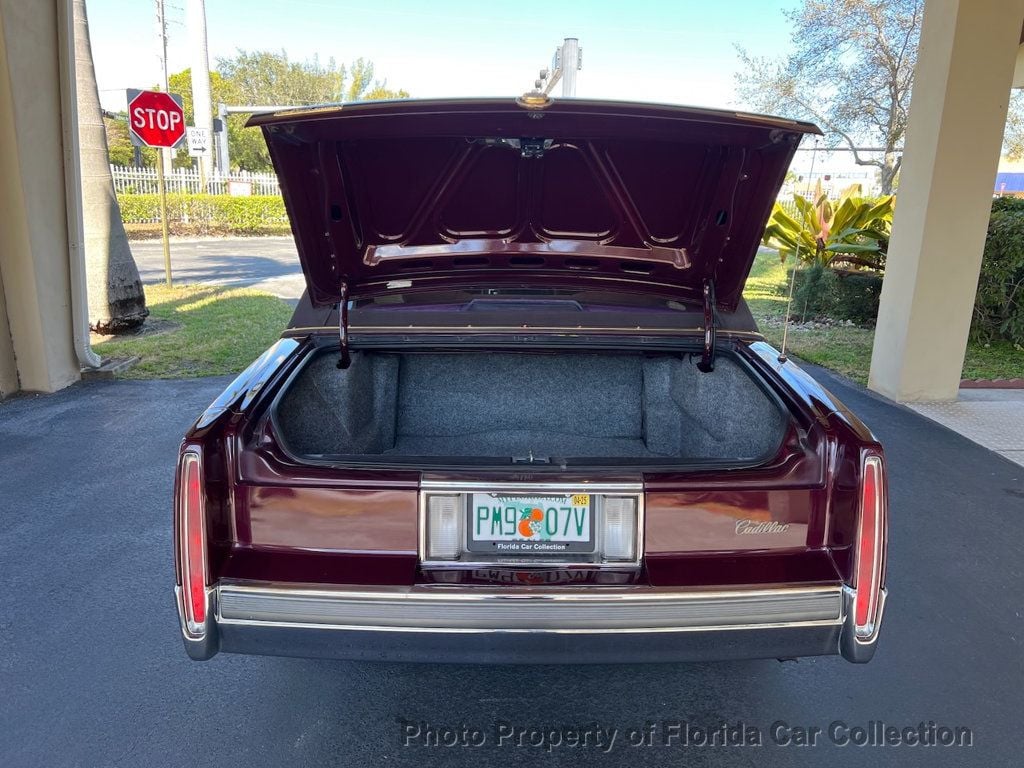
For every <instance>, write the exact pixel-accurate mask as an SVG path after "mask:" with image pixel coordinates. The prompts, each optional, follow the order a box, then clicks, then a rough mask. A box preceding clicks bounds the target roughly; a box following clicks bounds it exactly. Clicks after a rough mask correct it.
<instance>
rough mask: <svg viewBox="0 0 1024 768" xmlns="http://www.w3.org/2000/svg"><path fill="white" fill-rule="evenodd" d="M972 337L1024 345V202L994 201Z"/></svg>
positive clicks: (1003, 199) (1015, 200) (1012, 199)
mask: <svg viewBox="0 0 1024 768" xmlns="http://www.w3.org/2000/svg"><path fill="white" fill-rule="evenodd" d="M971 336H972V338H974V339H975V340H976V341H992V340H993V339H996V338H998V337H1002V338H1005V339H1008V340H1010V341H1012V342H1013V343H1015V344H1024V200H1021V199H1018V198H1013V197H1000V198H996V199H995V200H994V201H993V202H992V214H991V216H990V217H989V221H988V236H987V238H986V239H985V253H984V257H983V259H982V262H981V275H980V277H979V279H978V293H977V296H976V297H975V301H974V319H973V322H972V323H971Z"/></svg>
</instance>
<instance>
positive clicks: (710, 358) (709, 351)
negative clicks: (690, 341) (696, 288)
mask: <svg viewBox="0 0 1024 768" xmlns="http://www.w3.org/2000/svg"><path fill="white" fill-rule="evenodd" d="M717 322H718V321H717V319H716V317H715V281H714V280H712V279H710V278H706V279H705V280H704V352H703V353H702V354H701V356H700V362H699V363H697V369H698V370H700V371H703V372H704V373H711V372H712V371H713V370H715V326H716V324H717Z"/></svg>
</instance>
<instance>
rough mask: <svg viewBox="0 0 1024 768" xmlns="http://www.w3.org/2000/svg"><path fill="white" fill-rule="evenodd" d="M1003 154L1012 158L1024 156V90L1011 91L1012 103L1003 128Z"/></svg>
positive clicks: (1017, 158)
mask: <svg viewBox="0 0 1024 768" xmlns="http://www.w3.org/2000/svg"><path fill="white" fill-rule="evenodd" d="M1003 154H1004V155H1006V157H1008V158H1009V159H1010V160H1020V159H1021V158H1024V91H1019V90H1017V89H1014V90H1012V91H1010V104H1009V109H1007V112H1006V128H1005V129H1004V130H1003Z"/></svg>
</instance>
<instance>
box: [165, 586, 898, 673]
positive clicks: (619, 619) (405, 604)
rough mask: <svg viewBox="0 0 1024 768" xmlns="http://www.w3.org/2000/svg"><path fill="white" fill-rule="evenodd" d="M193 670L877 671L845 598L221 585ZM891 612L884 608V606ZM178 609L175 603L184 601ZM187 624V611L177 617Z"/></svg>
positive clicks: (736, 592)
mask: <svg viewBox="0 0 1024 768" xmlns="http://www.w3.org/2000/svg"><path fill="white" fill-rule="evenodd" d="M208 595H209V611H208V617H209V618H208V620H207V622H206V624H205V625H204V631H203V633H202V635H201V636H198V637H191V636H189V635H188V634H187V633H185V632H184V631H183V636H184V640H185V648H186V650H187V651H188V654H189V655H190V656H191V657H192V658H194V659H208V658H210V657H212V656H213V655H214V654H216V653H217V652H218V651H225V652H229V653H252V654H263V655H276V656H300V657H307V658H343V659H362V660H382V661H385V660H386V661H420V662H474V663H536V664H542V663H554V662H558V663H566V662H571V663H617V662H667V661H711V660H725V659H750V658H781V657H794V656H821V655H831V654H842V655H843V656H844V657H845V658H846V659H848V660H850V661H855V662H864V661H868V660H869V659H870V658H871V656H872V655H873V653H874V648H875V642H876V640H877V633H876V635H875V637H873V638H871V640H870V641H868V642H865V641H862V640H860V639H858V638H856V637H855V636H854V633H853V627H852V622H851V619H850V618H849V617H850V610H849V606H850V603H851V600H852V592H851V591H850V590H848V589H847V588H845V587H843V586H841V585H821V586H786V587H778V588H772V589H728V590H726V589H721V590H707V589H703V590H679V589H675V590H661V589H652V588H633V589H610V588H609V589H588V590H587V591H586V592H585V593H583V592H581V591H579V590H576V591H572V590H568V589H566V590H545V591H529V592H527V591H521V592H513V591H495V590H485V589H472V590H466V589H461V590H459V589H453V588H449V587H414V588H366V587H351V588H342V587H338V588H324V587H318V586H300V585H283V584H268V583H251V582H246V583H222V584H220V585H218V586H216V587H211V588H210V589H209V591H208ZM883 601H884V594H883ZM179 606H180V601H179ZM179 612H180V611H179Z"/></svg>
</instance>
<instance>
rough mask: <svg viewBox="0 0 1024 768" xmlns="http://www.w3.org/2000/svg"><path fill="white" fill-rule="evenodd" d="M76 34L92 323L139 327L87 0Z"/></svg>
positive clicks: (139, 293) (113, 328)
mask: <svg viewBox="0 0 1024 768" xmlns="http://www.w3.org/2000/svg"><path fill="white" fill-rule="evenodd" d="M74 34H75V81H76V84H77V90H78V138H79V143H80V147H81V159H82V216H83V219H84V224H85V269H86V275H87V283H88V289H89V325H90V326H91V327H92V329H93V330H97V331H103V332H106V333H117V332H120V331H127V330H131V329H133V328H137V327H138V326H140V325H141V324H142V322H143V321H144V320H145V319H146V316H147V315H148V314H149V310H148V309H146V295H145V293H143V290H142V281H141V280H140V279H139V270H138V267H136V266H135V259H134V258H132V251H131V247H130V246H129V245H128V236H127V234H125V231H124V224H123V222H122V221H121V207H120V206H119V205H118V203H117V196H116V195H115V194H114V180H113V178H112V177H111V175H110V160H109V156H108V154H107V135H106V131H105V130H104V128H103V111H102V109H101V108H100V95H99V88H98V87H97V85H96V70H95V68H94V67H93V62H92V46H91V44H90V43H89V21H88V18H87V16H86V13H85V0H74Z"/></svg>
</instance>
